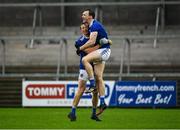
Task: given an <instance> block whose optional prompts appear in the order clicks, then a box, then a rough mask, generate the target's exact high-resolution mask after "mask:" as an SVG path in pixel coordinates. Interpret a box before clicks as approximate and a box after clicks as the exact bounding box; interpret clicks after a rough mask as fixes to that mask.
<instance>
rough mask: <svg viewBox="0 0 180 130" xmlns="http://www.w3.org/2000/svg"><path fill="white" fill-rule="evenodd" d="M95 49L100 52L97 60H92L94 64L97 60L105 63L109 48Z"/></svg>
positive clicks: (108, 55) (109, 51) (109, 52)
mask: <svg viewBox="0 0 180 130" xmlns="http://www.w3.org/2000/svg"><path fill="white" fill-rule="evenodd" d="M96 51H97V52H98V53H99V54H100V58H101V59H100V60H99V61H96V62H94V64H96V63H97V62H102V63H105V62H106V61H107V60H108V59H109V57H110V54H111V49H110V48H101V49H98V50H96Z"/></svg>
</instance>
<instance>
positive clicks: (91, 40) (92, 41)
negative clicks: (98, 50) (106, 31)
mask: <svg viewBox="0 0 180 130" xmlns="http://www.w3.org/2000/svg"><path fill="white" fill-rule="evenodd" d="M97 35H98V32H92V33H91V34H90V38H89V40H88V41H87V42H86V43H85V44H84V45H83V46H81V47H80V48H79V50H85V49H86V48H88V47H92V46H94V44H95V42H96V38H97Z"/></svg>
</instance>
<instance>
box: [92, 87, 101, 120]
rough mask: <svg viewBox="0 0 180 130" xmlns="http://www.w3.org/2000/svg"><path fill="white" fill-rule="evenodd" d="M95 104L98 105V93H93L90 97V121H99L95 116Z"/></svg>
mask: <svg viewBox="0 0 180 130" xmlns="http://www.w3.org/2000/svg"><path fill="white" fill-rule="evenodd" d="M96 87H97V86H96ZM97 88H98V87H97ZM97 104H98V92H97V91H94V92H93V95H92V115H91V119H92V120H95V121H101V120H100V119H99V118H98V117H97V115H96V109H97Z"/></svg>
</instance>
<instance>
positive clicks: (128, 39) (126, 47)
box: [0, 35, 180, 80]
mask: <svg viewBox="0 0 180 130" xmlns="http://www.w3.org/2000/svg"><path fill="white" fill-rule="evenodd" d="M76 38H77V36H74V37H72V36H71V37H59V36H19V37H18V36H0V40H1V43H2V46H3V50H2V52H3V54H2V59H3V60H2V76H6V71H5V67H6V47H5V46H6V42H5V41H8V40H30V39H35V40H36V39H38V40H52V39H53V40H57V41H60V42H59V52H58V54H57V56H58V59H57V61H58V62H57V71H56V79H57V80H58V78H59V77H60V76H66V75H68V71H67V67H68V52H67V46H68V42H67V41H68V40H72V39H73V40H75V39H76ZM109 38H110V39H118V40H122V41H123V51H122V54H121V60H120V64H119V65H120V67H119V74H118V75H115V76H118V77H119V79H121V78H122V76H124V75H123V65H124V56H125V54H126V51H127V55H128V56H127V57H128V59H127V61H128V62H127V75H130V72H131V68H130V67H131V44H132V41H133V40H134V39H154V35H146V36H137V35H129V36H128V35H125V36H110V37H109ZM157 38H158V39H180V35H157ZM162 44H163V43H162ZM63 46H64V47H65V49H62V48H63ZM62 50H65V52H64V53H65V57H64V58H65V62H64V74H60V67H61V65H62V62H61V60H62V53H63V51H62ZM35 75H36V74H35ZM111 76H112V77H113V74H112V75H111Z"/></svg>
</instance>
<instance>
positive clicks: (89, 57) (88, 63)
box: [82, 51, 100, 92]
mask: <svg viewBox="0 0 180 130" xmlns="http://www.w3.org/2000/svg"><path fill="white" fill-rule="evenodd" d="M99 59H100V54H99V53H98V51H94V52H91V53H89V54H88V55H87V56H85V57H83V59H82V62H83V64H84V66H85V69H86V71H87V74H88V77H89V81H90V88H89V91H87V92H92V91H94V89H95V80H94V72H93V68H92V65H91V62H93V61H96V60H99Z"/></svg>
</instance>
